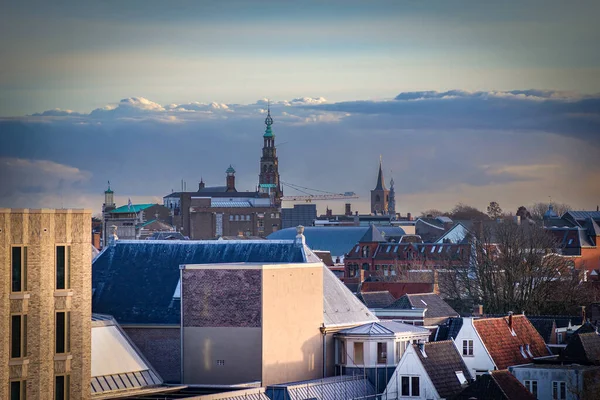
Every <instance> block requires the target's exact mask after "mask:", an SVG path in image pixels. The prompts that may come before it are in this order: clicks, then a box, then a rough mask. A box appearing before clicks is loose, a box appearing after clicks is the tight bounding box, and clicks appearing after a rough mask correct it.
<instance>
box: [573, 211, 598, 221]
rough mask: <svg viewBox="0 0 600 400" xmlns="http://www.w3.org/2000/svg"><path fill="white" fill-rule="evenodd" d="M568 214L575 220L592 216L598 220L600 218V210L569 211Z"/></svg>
mask: <svg viewBox="0 0 600 400" xmlns="http://www.w3.org/2000/svg"><path fill="white" fill-rule="evenodd" d="M566 214H567V215H568V216H570V217H572V218H573V219H574V220H575V221H582V220H586V219H588V218H592V219H594V220H596V221H598V220H600V211H567V213H566Z"/></svg>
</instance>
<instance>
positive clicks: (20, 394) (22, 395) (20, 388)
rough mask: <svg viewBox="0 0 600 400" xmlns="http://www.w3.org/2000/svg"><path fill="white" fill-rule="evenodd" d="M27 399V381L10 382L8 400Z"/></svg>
mask: <svg viewBox="0 0 600 400" xmlns="http://www.w3.org/2000/svg"><path fill="white" fill-rule="evenodd" d="M26 399H27V381H12V382H11V383H10V400H26Z"/></svg>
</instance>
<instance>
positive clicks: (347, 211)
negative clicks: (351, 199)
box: [346, 203, 352, 215]
mask: <svg viewBox="0 0 600 400" xmlns="http://www.w3.org/2000/svg"><path fill="white" fill-rule="evenodd" d="M346 215H352V206H351V204H350V203H346Z"/></svg>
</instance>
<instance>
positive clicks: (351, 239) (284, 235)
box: [267, 226, 405, 257]
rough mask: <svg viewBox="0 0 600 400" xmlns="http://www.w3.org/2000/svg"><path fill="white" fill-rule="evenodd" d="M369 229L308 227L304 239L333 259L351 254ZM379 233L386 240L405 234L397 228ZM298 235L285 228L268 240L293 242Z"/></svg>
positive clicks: (294, 230) (361, 227) (312, 247)
mask: <svg viewBox="0 0 600 400" xmlns="http://www.w3.org/2000/svg"><path fill="white" fill-rule="evenodd" d="M368 229H369V228H368V227H366V226H336V227H320V226H307V227H305V228H304V237H305V239H306V244H307V245H308V247H310V248H311V249H318V250H328V251H329V252H330V253H331V255H332V256H333V257H337V256H343V255H345V254H347V253H349V252H350V250H352V249H353V248H354V246H356V244H357V243H358V241H359V240H360V238H361V237H363V235H364V234H365V232H367V230H368ZM379 231H380V232H384V234H385V237H386V238H390V237H399V236H402V235H404V233H405V232H404V230H403V229H402V228H397V227H381V228H379ZM296 234H297V233H296V228H295V227H293V228H285V229H280V230H278V231H276V232H273V233H271V234H270V235H269V236H267V239H269V240H293V239H294V238H295V237H296Z"/></svg>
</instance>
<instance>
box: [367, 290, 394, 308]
mask: <svg viewBox="0 0 600 400" xmlns="http://www.w3.org/2000/svg"><path fill="white" fill-rule="evenodd" d="M357 297H358V299H359V300H360V301H362V302H363V303H364V304H365V305H366V306H367V307H369V308H383V307H387V306H389V305H390V304H392V303H393V302H394V301H396V298H395V297H394V296H392V294H391V293H390V292H389V291H388V290H381V291H377V292H361V293H358V295H357Z"/></svg>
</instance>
